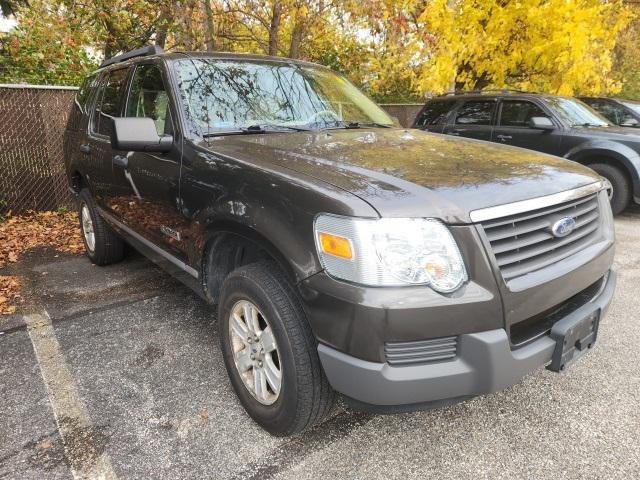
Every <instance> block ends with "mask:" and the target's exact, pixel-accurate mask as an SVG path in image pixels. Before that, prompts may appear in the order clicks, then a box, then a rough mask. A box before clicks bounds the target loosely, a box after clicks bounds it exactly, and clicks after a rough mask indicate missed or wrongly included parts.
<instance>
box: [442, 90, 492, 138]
mask: <svg viewBox="0 0 640 480" xmlns="http://www.w3.org/2000/svg"><path fill="white" fill-rule="evenodd" d="M495 109H496V101H495V100H494V99H487V100H468V101H466V102H464V103H463V104H462V105H461V106H460V107H459V108H458V110H457V111H456V112H455V115H452V116H450V117H449V119H448V121H449V122H451V123H449V124H447V125H445V127H444V130H443V133H446V134H448V135H454V136H460V137H468V138H475V139H477V140H487V141H489V140H491V132H492V131H493V126H492V124H493V117H494V115H495Z"/></svg>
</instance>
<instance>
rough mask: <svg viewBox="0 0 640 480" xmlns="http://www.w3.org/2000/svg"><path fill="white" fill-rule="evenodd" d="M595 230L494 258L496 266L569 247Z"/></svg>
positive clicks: (590, 228)
mask: <svg viewBox="0 0 640 480" xmlns="http://www.w3.org/2000/svg"><path fill="white" fill-rule="evenodd" d="M597 228H598V225H592V226H589V227H587V228H584V229H583V230H581V231H579V232H577V233H576V234H575V235H574V234H572V235H569V236H568V237H566V238H563V239H562V241H560V242H554V241H551V242H545V244H544V245H543V246H542V247H539V248H531V249H530V250H525V251H519V252H518V253H515V254H511V255H509V256H507V255H505V256H500V257H498V256H496V258H497V259H498V266H500V267H502V266H504V265H509V264H511V263H515V262H520V261H522V260H526V259H528V258H531V257H535V256H538V255H543V254H545V253H548V252H551V251H553V250H556V249H558V248H560V247H563V246H564V245H569V244H570V243H573V242H575V241H577V240H580V239H581V238H582V237H584V236H585V235H588V234H590V233H591V232H593V231H595V230H596V229H597Z"/></svg>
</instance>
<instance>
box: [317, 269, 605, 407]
mask: <svg viewBox="0 0 640 480" xmlns="http://www.w3.org/2000/svg"><path fill="white" fill-rule="evenodd" d="M615 284H616V272H615V270H613V269H612V270H610V272H609V275H608V277H607V280H606V283H605V285H604V287H603V289H602V291H601V292H600V293H599V294H598V295H597V296H596V297H594V298H593V299H592V300H591V301H590V302H588V303H587V304H585V305H583V306H581V307H580V308H578V309H577V310H575V311H574V312H572V313H570V314H568V315H567V316H566V317H564V319H568V318H576V319H581V318H584V317H586V316H588V315H590V314H592V313H594V312H596V311H598V310H599V311H600V317H603V316H604V314H605V313H606V310H607V309H608V307H609V304H610V303H611V299H612V298H613V294H614V291H615ZM555 346H556V342H555V341H554V340H552V339H551V337H550V336H549V335H545V336H543V337H540V338H538V339H537V340H535V341H533V342H531V343H529V344H526V345H524V346H522V347H520V348H517V349H512V348H511V345H510V342H509V338H508V336H507V333H506V331H505V330H504V329H503V328H498V329H494V330H487V331H484V332H479V333H470V334H463V335H460V336H459V337H458V351H457V356H456V358H455V359H452V360H448V361H444V362H434V363H428V364H423V365H412V366H401V367H393V366H390V365H389V364H387V363H376V362H370V361H366V360H361V359H358V358H355V357H352V356H350V355H347V354H345V353H342V352H339V351H338V350H335V349H333V348H331V347H328V346H326V345H322V344H321V345H319V347H318V353H319V355H320V360H321V362H322V366H323V367H324V371H325V373H326V375H327V378H328V379H329V382H330V383H331V385H332V387H333V388H334V389H335V390H337V391H338V392H340V393H342V394H343V395H346V396H347V397H349V398H350V399H353V400H356V401H357V402H359V403H364V404H368V405H376V406H399V405H403V406H409V405H412V404H423V403H427V402H437V401H441V400H446V399H454V398H460V397H462V398H465V397H469V396H475V395H481V394H486V393H491V392H495V391H497V390H501V389H504V388H506V387H509V386H511V385H513V384H515V383H517V382H518V381H519V380H520V379H521V378H522V377H524V376H525V375H526V374H527V373H529V372H531V371H533V370H536V369H537V368H539V367H541V366H543V365H546V364H548V363H549V362H551V358H552V355H553V351H554V349H555Z"/></svg>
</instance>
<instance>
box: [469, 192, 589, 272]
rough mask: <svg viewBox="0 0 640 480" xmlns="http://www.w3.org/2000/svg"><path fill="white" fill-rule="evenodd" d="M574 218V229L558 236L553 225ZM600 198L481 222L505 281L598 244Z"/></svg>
mask: <svg viewBox="0 0 640 480" xmlns="http://www.w3.org/2000/svg"><path fill="white" fill-rule="evenodd" d="M564 217H572V218H573V219H574V220H575V221H576V224H575V228H574V230H573V231H572V232H571V233H570V234H569V235H567V236H566V237H560V238H558V237H555V236H554V235H553V234H552V233H551V227H552V225H553V224H554V223H555V222H557V221H558V220H560V219H561V218H564ZM599 219H600V208H599V204H598V195H597V194H594V195H590V196H587V197H583V198H580V199H578V200H571V201H569V202H565V203H560V204H557V205H552V206H550V207H545V208H540V209H538V210H531V211H528V212H524V213H519V214H517V215H511V216H508V217H502V218H498V219H493V220H487V221H484V222H481V225H482V228H483V229H484V232H485V234H486V236H487V239H488V240H489V243H490V244H491V249H492V250H493V254H494V255H495V257H496V262H497V264H498V267H499V268H500V272H501V273H502V278H504V280H505V281H507V280H510V279H512V278H515V277H519V276H522V275H525V274H527V273H530V272H533V271H535V270H539V269H541V268H544V267H546V266H548V265H551V264H553V263H555V262H557V261H559V260H562V259H563V258H566V257H569V256H571V255H573V254H575V253H577V252H579V251H580V250H582V249H584V248H585V247H587V246H589V245H591V244H592V243H594V241H595V239H596V238H597V236H598V231H599V226H600V221H599Z"/></svg>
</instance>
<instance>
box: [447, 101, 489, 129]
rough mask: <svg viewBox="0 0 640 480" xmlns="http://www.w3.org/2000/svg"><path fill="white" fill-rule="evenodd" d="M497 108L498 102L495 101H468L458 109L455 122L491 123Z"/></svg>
mask: <svg viewBox="0 0 640 480" xmlns="http://www.w3.org/2000/svg"><path fill="white" fill-rule="evenodd" d="M495 108H496V102H494V101H487V100H481V101H473V102H466V103H464V105H462V106H461V107H460V108H459V109H458V112H457V113H456V120H455V123H456V124H459V125H491V119H492V118H493V111H494V110H495Z"/></svg>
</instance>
